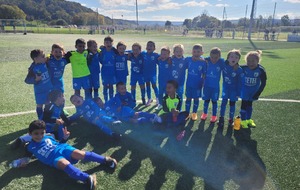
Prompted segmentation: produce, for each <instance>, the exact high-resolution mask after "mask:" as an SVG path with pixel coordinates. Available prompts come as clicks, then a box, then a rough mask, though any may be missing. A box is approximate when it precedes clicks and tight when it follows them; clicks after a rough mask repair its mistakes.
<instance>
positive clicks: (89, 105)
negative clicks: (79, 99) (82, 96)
mask: <svg viewBox="0 0 300 190" xmlns="http://www.w3.org/2000/svg"><path fill="white" fill-rule="evenodd" d="M100 115H105V112H104V111H103V110H102V109H101V108H100V107H99V106H98V105H97V104H96V103H95V102H94V101H93V100H90V99H88V100H85V101H84V102H83V104H82V105H81V106H78V107H76V113H75V114H74V115H73V116H71V120H74V119H76V118H78V117H80V116H82V117H83V118H84V119H85V120H87V121H90V122H93V121H94V120H95V119H96V118H97V117H99V116H100Z"/></svg>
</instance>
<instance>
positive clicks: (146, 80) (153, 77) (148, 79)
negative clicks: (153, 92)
mask: <svg viewBox="0 0 300 190" xmlns="http://www.w3.org/2000/svg"><path fill="white" fill-rule="evenodd" d="M144 78H145V82H150V83H151V84H156V81H157V77H156V76H152V77H151V76H146V77H144Z"/></svg>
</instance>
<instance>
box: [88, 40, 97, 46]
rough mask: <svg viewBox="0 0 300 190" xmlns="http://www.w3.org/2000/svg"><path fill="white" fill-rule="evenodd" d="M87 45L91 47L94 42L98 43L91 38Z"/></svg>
mask: <svg viewBox="0 0 300 190" xmlns="http://www.w3.org/2000/svg"><path fill="white" fill-rule="evenodd" d="M86 44H87V47H91V46H92V45H93V44H96V45H97V42H96V41H95V40H89V41H87V43H86Z"/></svg>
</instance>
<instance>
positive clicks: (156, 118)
mask: <svg viewBox="0 0 300 190" xmlns="http://www.w3.org/2000/svg"><path fill="white" fill-rule="evenodd" d="M152 122H153V123H162V119H161V117H159V116H158V115H157V114H155V116H154V118H153V121H152Z"/></svg>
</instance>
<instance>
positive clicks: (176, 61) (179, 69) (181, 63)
mask: <svg viewBox="0 0 300 190" xmlns="http://www.w3.org/2000/svg"><path fill="white" fill-rule="evenodd" d="M183 53H184V46H183V45H182V44H175V45H174V46H173V54H174V55H173V57H172V67H171V70H172V71H171V74H172V80H175V81H176V82H177V83H178V88H177V94H178V96H179V97H180V99H181V100H182V99H183V91H184V83H185V73H186V69H187V67H188V64H186V63H185V59H184V57H183ZM180 109H181V108H180Z"/></svg>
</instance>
